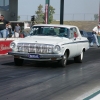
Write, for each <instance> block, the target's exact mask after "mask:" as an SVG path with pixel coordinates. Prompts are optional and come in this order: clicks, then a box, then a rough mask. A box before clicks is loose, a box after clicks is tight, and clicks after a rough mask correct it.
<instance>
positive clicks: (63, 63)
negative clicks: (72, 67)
mask: <svg viewBox="0 0 100 100" xmlns="http://www.w3.org/2000/svg"><path fill="white" fill-rule="evenodd" d="M59 64H60V65H61V66H62V67H66V66H67V53H65V54H64V55H63V57H62V59H61V60H60V61H59Z"/></svg>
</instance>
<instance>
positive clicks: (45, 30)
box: [30, 26, 69, 38]
mask: <svg viewBox="0 0 100 100" xmlns="http://www.w3.org/2000/svg"><path fill="white" fill-rule="evenodd" d="M30 35H31V36H33V35H42V36H59V37H66V38H69V29H68V28H64V27H55V26H34V27H32V29H31V31H30Z"/></svg>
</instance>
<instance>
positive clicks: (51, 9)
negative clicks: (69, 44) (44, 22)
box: [49, 6, 55, 23]
mask: <svg viewBox="0 0 100 100" xmlns="http://www.w3.org/2000/svg"><path fill="white" fill-rule="evenodd" d="M53 14H55V8H53V7H52V6H49V23H52V21H53Z"/></svg>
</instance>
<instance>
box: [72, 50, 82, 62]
mask: <svg viewBox="0 0 100 100" xmlns="http://www.w3.org/2000/svg"><path fill="white" fill-rule="evenodd" d="M82 60H83V51H82V52H81V54H80V55H79V56H76V57H74V61H75V62H77V63H82Z"/></svg>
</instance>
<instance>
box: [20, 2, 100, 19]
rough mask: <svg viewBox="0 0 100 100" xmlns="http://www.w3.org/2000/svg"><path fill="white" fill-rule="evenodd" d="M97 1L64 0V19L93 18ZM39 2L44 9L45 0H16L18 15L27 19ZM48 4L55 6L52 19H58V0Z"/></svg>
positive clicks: (96, 12) (97, 5) (97, 9)
mask: <svg viewBox="0 0 100 100" xmlns="http://www.w3.org/2000/svg"><path fill="white" fill-rule="evenodd" d="M99 1H100V0H64V20H94V14H98V13H99ZM40 4H41V5H43V7H44V8H43V11H45V0H18V15H19V16H21V19H25V20H29V19H30V17H31V16H32V15H35V11H36V10H37V8H38V6H39V5H40ZM50 5H51V6H53V7H54V8H55V14H54V19H55V20H59V19H60V0H50Z"/></svg>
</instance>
